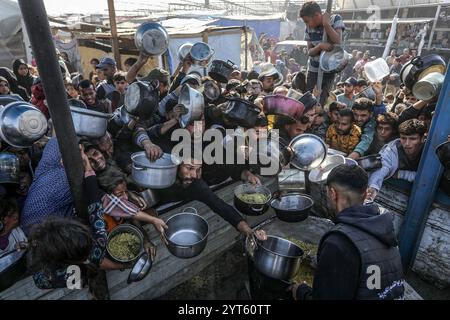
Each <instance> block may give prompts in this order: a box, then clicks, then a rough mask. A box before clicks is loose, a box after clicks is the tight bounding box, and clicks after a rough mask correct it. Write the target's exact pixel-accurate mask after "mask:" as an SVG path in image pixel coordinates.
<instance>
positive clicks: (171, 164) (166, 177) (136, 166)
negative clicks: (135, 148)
mask: <svg viewBox="0 0 450 320" xmlns="http://www.w3.org/2000/svg"><path fill="white" fill-rule="evenodd" d="M131 160H132V161H133V165H132V169H131V176H132V178H133V180H134V181H135V182H136V183H137V184H138V185H140V186H142V187H146V188H150V189H165V188H168V187H170V186H171V185H173V184H174V183H175V181H176V179H177V170H178V165H179V164H180V160H179V159H176V158H175V157H172V156H171V155H170V154H168V153H164V154H163V156H162V157H161V158H159V159H158V160H156V161H154V162H150V160H149V159H148V158H147V156H146V155H145V152H144V151H141V152H136V153H133V154H132V155H131Z"/></svg>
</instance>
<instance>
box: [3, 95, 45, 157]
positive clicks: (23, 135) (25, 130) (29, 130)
mask: <svg viewBox="0 0 450 320" xmlns="http://www.w3.org/2000/svg"><path fill="white" fill-rule="evenodd" d="M47 129H48V124H47V118H45V116H44V114H43V113H42V112H41V111H40V110H39V109H37V108H36V107H34V106H33V105H32V104H30V103H27V102H24V101H17V102H12V103H9V104H8V105H6V106H0V138H1V139H2V140H4V141H5V142H6V143H7V144H9V145H11V146H13V147H17V148H27V147H31V146H32V145H33V143H35V142H36V141H38V140H39V139H41V138H42V137H43V136H44V134H45V133H46V132H47Z"/></svg>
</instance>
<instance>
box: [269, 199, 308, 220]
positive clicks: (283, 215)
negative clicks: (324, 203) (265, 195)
mask: <svg viewBox="0 0 450 320" xmlns="http://www.w3.org/2000/svg"><path fill="white" fill-rule="evenodd" d="M313 205H314V201H313V199H311V198H310V197H308V196H306V195H304V194H300V193H288V194H286V195H282V196H279V197H277V196H275V197H274V199H273V200H272V201H271V202H270V206H271V207H272V209H273V210H274V211H275V213H276V215H277V217H278V219H280V220H281V221H284V222H301V221H303V220H305V219H306V218H308V216H309V213H310V211H311V208H312V207H313Z"/></svg>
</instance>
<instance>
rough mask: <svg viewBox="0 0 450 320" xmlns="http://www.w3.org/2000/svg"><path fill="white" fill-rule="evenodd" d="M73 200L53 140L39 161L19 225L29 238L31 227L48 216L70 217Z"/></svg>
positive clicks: (54, 139) (56, 144) (54, 140)
mask: <svg viewBox="0 0 450 320" xmlns="http://www.w3.org/2000/svg"><path fill="white" fill-rule="evenodd" d="M72 212H73V198H72V193H71V191H70V187H69V182H68V180H67V176H66V171H65V169H64V166H63V165H62V162H61V153H60V151H59V146H58V141H57V140H56V138H52V139H50V141H49V142H48V143H47V145H46V146H45V148H44V152H43V155H42V159H41V161H40V162H39V165H38V167H37V168H36V172H35V177H34V180H33V183H32V184H31V187H30V189H29V191H28V196H27V198H26V200H25V204H24V207H23V210H22V216H21V225H22V228H23V230H24V232H25V233H26V234H29V232H30V229H31V227H32V226H33V225H35V224H38V223H41V222H42V221H43V220H44V219H45V218H47V217H48V216H58V217H71V216H72Z"/></svg>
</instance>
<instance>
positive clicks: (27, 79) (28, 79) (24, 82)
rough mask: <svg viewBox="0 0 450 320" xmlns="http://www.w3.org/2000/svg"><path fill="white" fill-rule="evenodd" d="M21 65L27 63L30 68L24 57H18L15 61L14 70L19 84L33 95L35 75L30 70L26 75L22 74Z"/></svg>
mask: <svg viewBox="0 0 450 320" xmlns="http://www.w3.org/2000/svg"><path fill="white" fill-rule="evenodd" d="M21 65H25V66H27V68H28V65H27V63H26V62H25V61H24V60H23V59H17V60H15V61H14V63H13V71H14V74H15V75H16V78H17V84H18V85H19V86H21V87H23V88H25V90H27V93H28V95H31V86H32V85H33V81H34V77H33V76H32V75H31V74H30V70H28V73H27V75H26V76H21V75H20V74H19V68H20V66H21Z"/></svg>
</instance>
